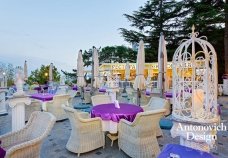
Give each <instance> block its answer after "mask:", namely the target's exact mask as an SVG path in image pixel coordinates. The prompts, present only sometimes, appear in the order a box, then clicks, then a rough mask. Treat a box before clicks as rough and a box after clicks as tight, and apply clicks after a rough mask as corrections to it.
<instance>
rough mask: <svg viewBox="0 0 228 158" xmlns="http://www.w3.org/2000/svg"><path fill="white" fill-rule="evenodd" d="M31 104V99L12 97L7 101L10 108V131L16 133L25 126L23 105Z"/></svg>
mask: <svg viewBox="0 0 228 158" xmlns="http://www.w3.org/2000/svg"><path fill="white" fill-rule="evenodd" d="M29 104H31V99H30V98H28V97H26V96H22V97H14V98H11V99H10V100H9V106H10V107H11V108H12V131H17V130H20V129H22V128H23V127H24V126H25V105H29Z"/></svg>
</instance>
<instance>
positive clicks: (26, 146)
mask: <svg viewBox="0 0 228 158" xmlns="http://www.w3.org/2000/svg"><path fill="white" fill-rule="evenodd" d="M40 145H41V138H36V139H33V140H30V141H26V142H23V143H20V144H17V145H15V146H13V147H11V148H9V149H8V150H7V152H6V155H5V157H6V158H8V157H11V156H12V155H17V156H19V157H25V156H26V155H29V154H32V153H34V152H36V150H37V149H39V146H40Z"/></svg>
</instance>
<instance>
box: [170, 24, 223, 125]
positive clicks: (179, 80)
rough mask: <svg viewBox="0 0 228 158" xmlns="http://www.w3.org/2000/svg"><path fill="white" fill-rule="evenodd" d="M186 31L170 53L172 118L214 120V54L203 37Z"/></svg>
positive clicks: (200, 121)
mask: <svg viewBox="0 0 228 158" xmlns="http://www.w3.org/2000/svg"><path fill="white" fill-rule="evenodd" d="M194 29H195V28H194V26H193V27H192V33H190V34H189V37H190V39H187V40H183V43H182V44H181V45H180V46H179V47H178V48H177V50H176V51H175V53H174V56H173V65H172V68H173V113H172V116H173V118H174V119H178V120H183V121H187V122H197V123H214V122H217V121H218V118H219V117H218V113H217V107H218V105H217V86H218V81H217V77H218V75H217V56H216V52H215V49H214V48H213V46H212V45H211V44H210V43H209V42H208V41H207V37H205V36H202V37H198V35H199V33H198V32H194Z"/></svg>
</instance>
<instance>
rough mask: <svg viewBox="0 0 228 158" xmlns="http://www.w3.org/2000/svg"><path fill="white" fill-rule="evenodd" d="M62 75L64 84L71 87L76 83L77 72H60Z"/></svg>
mask: <svg viewBox="0 0 228 158" xmlns="http://www.w3.org/2000/svg"><path fill="white" fill-rule="evenodd" d="M61 71H62V73H63V74H64V75H65V76H66V84H67V85H71V84H73V83H77V77H76V76H77V70H74V69H73V72H67V71H63V70H61Z"/></svg>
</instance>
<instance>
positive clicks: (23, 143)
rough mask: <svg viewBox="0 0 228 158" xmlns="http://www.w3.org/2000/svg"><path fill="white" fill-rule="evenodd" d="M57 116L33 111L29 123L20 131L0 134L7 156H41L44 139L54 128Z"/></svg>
mask: <svg viewBox="0 0 228 158" xmlns="http://www.w3.org/2000/svg"><path fill="white" fill-rule="evenodd" d="M54 124H55V117H54V116H53V115H52V114H50V113H47V112H39V111H36V112H33V113H32V115H31V117H30V119H29V121H28V123H27V124H26V125H25V127H24V128H23V129H21V130H19V131H16V132H11V133H7V134H5V135H2V136H0V140H1V141H2V144H1V147H2V148H3V149H5V150H6V156H5V158H40V148H41V144H42V142H43V140H44V139H45V138H46V137H47V135H48V134H49V133H50V131H51V130H52V127H53V126H54Z"/></svg>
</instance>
